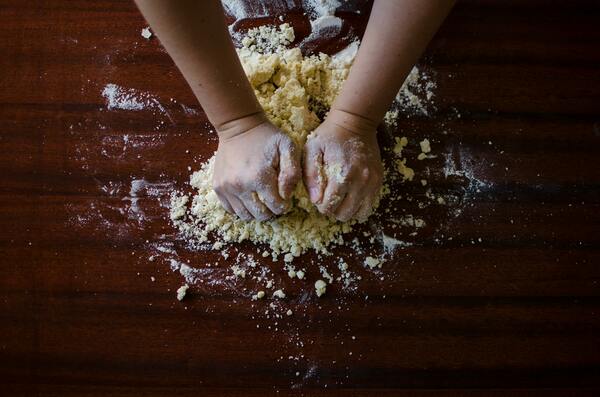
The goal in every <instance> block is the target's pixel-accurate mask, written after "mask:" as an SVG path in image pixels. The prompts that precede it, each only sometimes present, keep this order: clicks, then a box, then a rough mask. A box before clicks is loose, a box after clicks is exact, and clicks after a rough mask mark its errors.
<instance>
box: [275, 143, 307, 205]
mask: <svg viewBox="0 0 600 397" xmlns="http://www.w3.org/2000/svg"><path fill="white" fill-rule="evenodd" d="M301 175H302V172H301V169H300V153H299V152H298V150H297V149H296V145H294V142H292V141H291V140H288V139H286V140H283V139H282V140H281V142H279V177H278V187H279V196H280V197H281V198H282V199H284V200H286V199H288V198H289V197H290V196H291V195H292V192H293V191H294V189H295V188H296V185H297V184H298V181H300V177H301Z"/></svg>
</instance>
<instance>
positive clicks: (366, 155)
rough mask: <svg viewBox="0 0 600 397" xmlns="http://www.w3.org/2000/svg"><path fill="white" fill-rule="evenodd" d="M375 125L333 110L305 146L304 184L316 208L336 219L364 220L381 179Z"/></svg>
mask: <svg viewBox="0 0 600 397" xmlns="http://www.w3.org/2000/svg"><path fill="white" fill-rule="evenodd" d="M375 127H376V125H374V124H373V123H371V122H369V121H368V120H365V119H362V118H360V117H358V116H354V115H351V114H348V113H344V112H341V111H336V110H333V111H332V112H330V114H329V116H328V117H327V119H326V120H325V121H324V122H323V124H321V125H320V126H319V127H318V128H317V129H316V130H315V131H314V132H313V133H312V134H311V136H309V138H308V141H307V142H306V145H305V147H304V161H303V163H304V164H303V168H304V184H305V186H306V189H307V190H308V192H309V195H310V199H311V201H312V202H313V203H314V204H315V205H316V206H317V208H318V210H319V211H320V212H321V213H323V214H326V215H330V216H334V217H335V218H336V219H337V220H339V221H344V222H345V221H348V220H350V219H352V218H356V219H358V220H364V219H366V218H367V217H368V216H369V214H370V213H371V210H372V206H373V204H374V202H375V200H376V199H377V196H378V194H379V190H380V188H381V184H382V182H383V165H382V163H381V157H380V155H379V146H378V144H377V138H376V130H375Z"/></svg>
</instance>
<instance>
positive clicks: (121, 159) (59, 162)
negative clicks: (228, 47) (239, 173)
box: [0, 0, 600, 396]
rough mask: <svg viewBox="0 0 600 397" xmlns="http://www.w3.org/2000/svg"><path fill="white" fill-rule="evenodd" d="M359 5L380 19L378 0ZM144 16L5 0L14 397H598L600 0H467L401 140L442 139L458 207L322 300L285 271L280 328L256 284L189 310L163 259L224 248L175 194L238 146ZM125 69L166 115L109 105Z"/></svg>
mask: <svg viewBox="0 0 600 397" xmlns="http://www.w3.org/2000/svg"><path fill="white" fill-rule="evenodd" d="M367 9H368V6H367ZM286 18H287V20H289V21H292V22H293V23H294V25H295V26H296V27H297V28H298V29H297V30H298V33H299V36H302V35H306V33H307V31H308V22H307V20H306V17H303V16H302V15H301V14H300V13H299V12H297V13H296V14H293V15H292V16H288V17H286ZM344 18H345V20H346V25H345V29H346V31H345V32H344V34H345V38H346V39H347V38H348V37H351V35H352V34H360V32H362V31H363V29H364V24H365V18H366V12H363V13H362V14H361V15H359V16H357V15H351V14H347V15H344ZM272 19H273V18H263V19H261V21H259V22H265V21H269V20H272ZM259 22H257V21H241V22H239V25H240V26H238V27H244V26H246V27H247V26H249V25H254V24H257V23H259ZM144 26H146V25H145V23H144V21H143V19H142V18H141V16H140V15H139V14H138V12H137V11H136V9H135V7H134V5H133V4H132V2H129V1H59V0H55V1H17V0H3V1H0V48H1V55H2V56H1V58H0V82H1V83H0V225H1V229H0V247H1V248H0V252H1V254H0V263H1V265H0V382H1V384H2V385H1V386H0V390H2V391H0V394H2V395H10V396H16V395H73V396H75V395H86V396H95V395H119V396H134V395H135V396H138V395H149V396H165V395H186V396H187V395H190V396H191V395H202V396H259V395H260V396H266V395H290V394H294V395H296V394H298V395H307V396H316V395H324V394H332V395H352V396H367V395H369V396H370V395H373V396H396V395H400V394H401V392H404V393H407V394H410V395H415V396H429V395H434V394H438V393H439V394H442V395H497V396H503V395H507V394H508V393H511V394H514V395H533V394H535V395H545V396H554V395H557V396H558V395H598V392H600V378H599V371H600V289H599V287H600V286H599V285H598V280H599V278H600V262H599V260H600V157H599V156H600V29H599V26H600V4H599V3H598V2H595V1H572V2H558V1H504V0H495V1H491V0H490V1H464V2H460V3H459V4H458V5H457V7H456V8H455V10H454V11H453V12H452V14H451V16H450V17H449V18H448V20H447V21H446V23H445V24H444V26H443V27H442V29H441V30H440V32H439V34H438V35H437V36H436V38H435V39H434V41H433V42H432V43H431V45H430V47H429V49H428V51H427V53H426V54H425V56H424V57H423V58H422V60H421V62H420V64H421V65H422V66H423V68H424V69H425V70H428V71H429V72H430V73H431V74H432V75H434V76H435V77H434V80H435V81H436V82H437V85H438V88H437V89H436V90H435V92H436V97H435V109H433V110H432V112H431V117H411V118H402V119H401V121H400V123H399V128H398V131H396V132H395V133H396V134H402V135H407V136H408V137H409V138H413V139H417V138H418V137H422V136H425V135H427V136H428V137H429V138H430V139H431V140H432V142H433V147H434V152H435V153H436V154H438V155H439V157H438V159H436V160H432V161H431V163H429V164H428V165H429V167H430V171H431V174H430V175H429V177H428V179H429V185H430V186H432V188H433V189H434V191H435V192H438V193H440V194H447V195H449V196H454V197H456V198H457V201H456V203H457V204H456V205H455V206H454V207H452V206H448V207H443V206H440V207H435V208H432V209H430V210H424V211H421V213H422V216H423V217H424V218H425V219H426V221H427V224H428V226H427V227H426V228H425V229H424V230H422V231H420V232H419V234H418V235H417V236H415V237H413V238H412V242H413V243H414V244H413V246H411V247H408V248H406V249H403V250H402V251H401V252H399V253H398V254H397V255H396V256H394V258H393V259H392V260H391V261H390V262H388V263H387V264H386V265H385V266H384V268H383V270H382V275H383V276H384V279H383V281H382V280H380V279H379V277H372V275H371V276H369V274H367V273H365V279H364V280H363V282H362V283H361V284H360V288H359V291H358V292H356V293H354V294H346V293H344V292H343V291H341V290H339V289H338V288H336V287H331V288H330V290H328V293H327V295H326V296H325V297H323V298H321V299H320V300H316V299H315V298H312V297H311V298H308V299H306V296H307V294H304V292H305V291H308V292H309V293H310V294H308V295H310V296H312V283H313V282H314V280H315V277H316V270H315V269H309V280H308V281H307V282H304V283H301V282H295V283H294V282H291V281H289V280H286V276H285V274H284V273H283V271H282V270H281V269H280V268H281V266H280V265H279V264H278V265H275V266H273V272H274V273H275V274H276V277H277V278H278V280H280V282H281V283H284V284H285V285H286V290H287V291H289V295H290V297H289V299H288V300H287V302H286V303H285V305H288V306H289V307H293V308H294V311H295V314H294V315H293V316H290V317H286V318H283V319H279V320H278V321H277V320H274V319H273V318H266V317H265V316H264V315H262V312H263V310H264V308H265V307H266V305H267V304H268V302H260V303H252V302H251V301H250V300H249V299H248V292H249V290H250V289H251V284H250V282H249V281H248V282H247V284H244V283H233V282H232V283H229V284H228V283H222V284H217V285H212V286H211V285H208V284H204V285H201V286H198V287H192V289H191V290H190V294H189V296H188V297H187V298H186V300H184V301H183V302H177V301H176V299H175V292H174V291H175V290H176V289H177V288H178V287H179V286H180V285H181V283H182V278H181V276H180V275H179V274H177V273H173V272H172V271H171V270H170V268H169V264H168V260H165V258H163V257H160V256H158V257H157V258H158V259H156V260H154V261H151V260H149V257H150V256H151V255H152V254H154V253H156V247H157V246H158V245H157V244H158V243H159V242H160V243H161V244H162V243H164V244H167V243H169V242H171V241H173V242H175V246H176V247H177V249H178V252H179V255H181V256H182V257H184V258H182V260H189V261H190V263H192V264H194V263H196V264H198V263H206V262H207V261H213V260H216V258H217V256H216V255H214V254H212V253H197V252H191V251H186V249H185V247H184V245H183V244H182V243H181V242H179V241H177V240H176V233H175V231H174V230H173V228H172V226H170V224H169V222H168V220H167V209H166V208H164V205H161V204H164V202H165V199H166V198H167V197H168V194H169V192H170V190H171V189H173V188H176V187H177V188H185V182H186V181H187V178H188V175H189V172H188V169H187V167H188V165H189V166H192V168H197V165H198V164H199V162H201V161H203V160H205V159H207V158H208V156H209V155H210V154H211V153H212V151H213V150H214V149H215V147H216V141H215V139H214V136H213V134H212V133H210V132H209V130H210V126H209V125H208V124H207V121H206V118H205V116H204V115H203V114H202V113H201V112H200V113H198V114H197V115H194V114H191V113H190V112H189V111H188V112H187V113H186V112H185V111H184V110H183V109H184V108H183V106H182V105H185V106H187V107H189V108H192V109H196V110H199V106H198V105H197V104H196V102H195V100H194V98H193V96H192V94H191V92H190V90H189V89H188V87H186V84H185V82H184V80H183V79H182V78H181V76H180V75H179V73H178V71H177V70H176V69H175V67H174V66H173V64H172V62H171V60H170V59H169V57H168V56H167V54H166V53H165V52H164V50H163V49H162V48H161V47H160V44H159V43H158V41H157V40H156V39H152V40H149V41H147V40H144V39H143V38H142V37H140V30H141V29H142V28H143V27H144ZM343 44H344V40H339V39H335V40H329V41H327V42H320V43H316V44H315V47H318V49H321V50H324V51H333V50H335V49H336V48H339V47H340V46H342V45H343ZM108 83H114V84H118V85H120V86H122V87H126V88H130V89H135V90H137V91H138V92H147V93H149V95H152V96H153V97H155V98H157V100H158V101H159V102H160V103H161V104H162V106H163V107H164V108H165V109H166V110H165V112H159V111H156V109H154V110H152V109H150V110H144V111H138V112H132V111H119V110H109V109H107V105H106V101H105V98H103V97H102V95H101V93H102V90H103V88H104V87H105V86H106V84H108ZM490 142H491V144H490ZM186 150H189V152H186ZM411 150H413V152H412V155H416V153H417V152H416V149H411ZM409 153H410V151H409ZM415 163H416V162H415ZM449 165H452V166H453V167H455V168H457V169H458V171H459V172H458V173H455V175H450V176H447V174H448V172H446V173H445V172H444V169H446V171H447V167H448V166H449ZM416 170H417V172H424V165H422V164H417V165H416ZM461 171H462V173H463V174H464V175H462V176H461V173H460V172H461ZM457 174H458V175H457ZM136 180H137V181H145V182H139V183H142V185H143V186H142V188H141V189H138V191H136V192H133V194H132V192H131V186H132V183H133V182H134V181H136ZM144 183H145V185H144ZM401 189H407V190H408V191H411V192H415V193H414V194H417V195H418V194H422V192H423V191H424V190H423V189H421V187H420V186H419V183H418V181H415V183H414V184H408V185H406V186H403V187H401ZM419 189H420V190H419ZM419 192H421V193H419ZM406 205H407V207H411V206H412V207H415V204H414V203H412V204H411V203H407V204H406ZM134 206H135V208H134ZM457 209H459V210H460V211H459V212H453V211H454V210H457ZM396 210H397V211H404V210H405V209H403V208H400V209H396ZM411 210H414V211H417V210H416V209H415V208H412V209H411ZM448 237H452V238H451V239H449V238H448ZM407 238H408V237H407ZM244 247H245V248H244V249H247V250H251V248H250V247H249V246H248V245H244ZM305 263H306V264H307V265H309V266H313V267H314V265H310V263H309V262H308V261H306V262H305ZM226 264H227V261H223V260H222V258H221V261H220V265H219V266H220V267H218V268H217V269H216V270H215V273H214V275H215V277H219V276H222V275H224V274H225V273H224V272H225V270H224V269H225V266H226ZM355 265H356V264H355ZM219 269H221V270H222V273H219V271H221V270H219ZM151 277H154V278H155V281H154V282H153V281H151ZM244 288H247V289H244ZM367 295H368V299H366V296H367ZM261 305H263V306H261ZM286 307H287V306H286ZM276 322H277V324H275V323H276ZM275 328H277V331H275ZM352 337H355V339H353V338H352ZM301 344H303V345H301ZM290 356H292V359H290V358H289V357H290ZM296 372H298V373H299V375H298V376H296Z"/></svg>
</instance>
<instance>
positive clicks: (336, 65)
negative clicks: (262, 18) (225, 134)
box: [171, 24, 358, 262]
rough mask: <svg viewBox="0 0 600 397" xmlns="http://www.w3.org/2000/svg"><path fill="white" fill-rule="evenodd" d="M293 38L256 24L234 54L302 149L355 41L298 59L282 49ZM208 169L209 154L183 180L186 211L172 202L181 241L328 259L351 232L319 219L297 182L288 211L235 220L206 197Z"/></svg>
mask: <svg viewBox="0 0 600 397" xmlns="http://www.w3.org/2000/svg"><path fill="white" fill-rule="evenodd" d="M293 40H294V30H293V28H292V27H290V26H289V25H288V24H283V25H281V26H279V27H271V26H261V27H259V28H255V29H251V30H250V31H249V32H248V33H247V34H246V36H245V37H244V38H243V39H242V45H243V46H242V48H240V49H238V55H239V57H240V60H241V61H242V65H243V67H244V71H245V73H246V75H247V76H248V80H249V81H250V83H251V84H252V87H253V88H254V92H255V94H256V96H257V98H258V100H259V102H260V104H261V106H262V107H263V108H264V110H265V112H266V114H267V115H268V117H269V119H270V120H271V122H272V123H273V124H274V125H276V126H277V127H279V128H280V129H281V130H282V131H284V132H285V133H286V134H288V135H289V136H290V137H291V138H292V139H293V140H294V142H295V143H296V144H297V145H298V147H303V145H304V143H305V142H306V139H307V137H308V135H309V134H310V133H311V132H312V131H313V130H314V129H315V128H316V127H317V126H318V125H319V124H320V123H321V121H322V120H321V118H322V117H323V116H324V115H325V114H326V113H327V111H328V110H329V108H330V107H331V104H332V103H333V101H334V99H335V97H336V96H337V94H338V92H339V91H340V88H341V86H342V84H343V82H344V81H345V79H346V77H347V76H348V72H349V70H350V66H351V65H352V61H353V60H354V56H355V55H356V50H357V48H358V43H352V44H351V45H350V46H349V47H348V49H347V50H345V51H342V52H341V53H340V54H339V55H338V56H333V57H331V56H328V55H326V54H319V55H311V56H306V57H305V56H303V55H302V53H301V52H300V49H298V48H287V47H286V46H287V45H288V44H289V43H291V42H292V41H293ZM213 165H214V156H213V157H212V158H211V159H210V160H208V161H207V162H206V163H205V164H203V165H202V167H201V169H200V170H199V171H197V172H194V173H193V174H192V175H191V177H190V182H191V186H192V187H193V188H194V189H196V193H195V195H194V196H193V198H192V201H191V207H190V209H189V211H187V210H186V208H187V205H188V201H189V198H188V197H187V196H174V197H173V198H172V203H171V219H172V220H173V222H174V223H175V225H176V226H177V227H178V228H179V230H180V231H181V232H183V234H184V236H185V237H186V238H193V239H195V240H196V241H197V242H199V243H204V242H207V241H208V235H209V233H214V234H216V235H217V236H219V237H220V239H221V241H218V242H217V243H215V245H219V246H222V243H229V242H242V241H244V240H250V241H252V242H253V243H263V244H268V245H269V247H270V250H271V253H270V255H271V256H272V257H273V259H276V258H277V256H278V255H280V254H287V255H285V260H286V262H289V261H291V259H293V257H297V256H299V255H301V254H302V253H304V252H306V251H307V250H309V249H313V250H315V251H316V252H318V253H328V247H329V246H330V245H331V244H342V243H343V242H344V241H343V237H342V235H343V234H344V233H348V232H350V231H351V230H352V225H353V224H354V223H355V221H350V222H346V223H341V222H338V221H336V220H334V219H330V218H328V217H326V216H324V215H322V214H320V213H319V212H318V211H317V210H316V208H315V207H314V206H313V204H312V203H311V202H310V200H309V198H308V195H307V192H306V190H305V188H304V185H303V184H302V183H299V184H298V186H297V187H296V190H295V192H294V195H293V201H294V206H293V208H292V209H291V210H290V211H289V212H288V213H286V214H284V215H282V216H280V217H278V218H274V219H272V220H269V221H266V222H258V221H249V222H245V221H242V220H240V219H239V218H237V217H236V216H234V215H230V214H229V213H227V212H226V211H225V210H224V209H223V207H222V206H221V204H220V202H219V199H218V198H217V195H216V194H215V192H214V191H213V189H212V175H213ZM263 255H264V256H268V255H269V253H268V252H265V253H264V254H263Z"/></svg>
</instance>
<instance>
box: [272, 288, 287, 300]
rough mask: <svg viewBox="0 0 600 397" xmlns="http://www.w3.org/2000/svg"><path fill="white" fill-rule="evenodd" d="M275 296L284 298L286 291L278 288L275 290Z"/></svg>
mask: <svg viewBox="0 0 600 397" xmlns="http://www.w3.org/2000/svg"><path fill="white" fill-rule="evenodd" d="M273 298H279V299H284V298H285V292H283V290H280V289H278V290H277V291H275V292H273Z"/></svg>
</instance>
